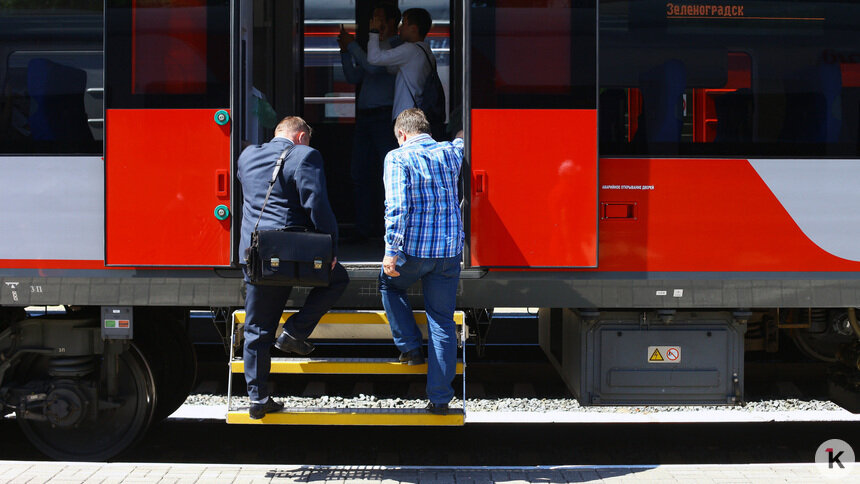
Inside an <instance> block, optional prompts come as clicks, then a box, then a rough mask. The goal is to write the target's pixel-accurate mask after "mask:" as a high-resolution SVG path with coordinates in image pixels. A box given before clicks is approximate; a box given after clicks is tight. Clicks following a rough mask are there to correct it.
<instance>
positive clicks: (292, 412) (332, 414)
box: [227, 407, 465, 426]
mask: <svg viewBox="0 0 860 484" xmlns="http://www.w3.org/2000/svg"><path fill="white" fill-rule="evenodd" d="M227 423H228V424H270V425H391V426H398V425H409V426H412V425H427V426H461V425H463V424H464V423H465V413H464V412H463V409H462V408H451V409H449V410H448V415H435V414H432V413H430V412H428V411H427V410H425V409H423V408H328V407H300V408H286V409H284V410H282V411H280V412H275V413H270V414H267V415H266V416H265V417H263V418H262V419H260V420H252V419H251V417H250V416H249V415H248V408H247V407H244V408H238V409H236V410H233V411H230V412H228V413H227Z"/></svg>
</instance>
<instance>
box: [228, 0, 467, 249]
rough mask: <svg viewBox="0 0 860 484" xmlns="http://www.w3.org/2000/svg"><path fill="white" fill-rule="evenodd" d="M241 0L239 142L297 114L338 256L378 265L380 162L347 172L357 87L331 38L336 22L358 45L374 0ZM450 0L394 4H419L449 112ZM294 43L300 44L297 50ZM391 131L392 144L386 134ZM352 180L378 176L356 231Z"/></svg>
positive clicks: (260, 138)
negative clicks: (333, 223) (305, 129)
mask: <svg viewBox="0 0 860 484" xmlns="http://www.w3.org/2000/svg"><path fill="white" fill-rule="evenodd" d="M248 3H249V5H248V6H247V7H243V10H242V16H243V19H242V24H243V28H242V52H243V53H242V54H241V55H242V56H243V58H244V65H246V66H248V68H247V69H246V71H245V73H244V74H245V79H243V81H244V89H243V92H244V93H245V111H244V114H245V123H244V130H243V133H242V138H243V142H245V143H259V142H264V141H266V140H268V139H269V137H270V136H271V134H272V132H273V127H274V125H275V124H276V122H277V121H278V120H279V119H281V118H282V117H284V116H287V115H291V114H299V115H301V116H302V117H304V118H305V120H307V122H308V123H309V124H310V125H311V127H312V128H313V130H314V132H313V139H312V141H311V146H313V147H314V148H316V149H318V150H319V151H320V152H321V153H322V155H323V159H324V160H325V163H326V179H327V184H328V192H329V200H330V201H331V204H332V208H333V209H334V212H335V215H336V217H337V219H338V222H339V225H340V227H339V230H340V244H339V245H340V246H339V256H338V257H339V260H340V261H342V262H350V263H379V262H380V261H381V260H382V255H383V250H384V244H383V241H382V235H383V232H384V227H383V210H384V209H383V203H384V202H383V200H384V188H383V186H382V182H381V179H382V166H381V163H379V164H378V165H377V166H375V167H372V169H373V170H374V173H372V174H361V173H351V172H352V158H353V149H354V139H355V127H356V124H355V121H356V118H355V116H356V103H355V101H356V96H357V93H358V92H359V90H360V85H356V84H351V83H350V82H349V81H347V79H346V76H345V74H344V69H343V67H342V59H341V52H340V48H339V46H338V43H337V37H338V33H339V31H340V29H341V26H343V28H345V29H346V30H347V31H348V32H350V33H352V34H354V35H355V36H356V41H357V42H358V43H359V44H360V45H362V47H363V48H364V49H365V51H366V46H367V34H368V30H369V21H370V18H371V15H372V12H373V9H374V7H375V5H376V4H377V3H378V2H377V1H369V0H368V1H361V0H359V1H347V0H332V1H314V2H304V5H301V3H302V2H270V1H265V0H254V1H253V2H248ZM395 3H396V2H395ZM454 3H455V2H449V0H431V1H414V0H405V1H404V0H402V1H400V2H399V4H400V5H399V7H400V9H401V10H406V9H408V8H412V7H422V8H426V9H427V10H428V11H429V12H430V14H431V16H432V18H433V27H432V30H431V31H430V33H429V35H428V36H427V41H428V43H429V44H430V46H431V48H432V50H433V53H434V55H435V57H436V62H437V66H438V73H439V77H440V79H441V80H442V83H443V86H444V88H445V91H446V101H447V102H448V103H449V112H451V109H450V106H451V105H455V104H452V103H456V102H459V101H458V100H459V99H461V98H462V95H461V85H460V83H458V82H454V81H452V79H457V78H458V76H459V73H458V69H457V68H456V66H455V64H458V63H457V62H454V61H452V58H453V56H452V52H454V51H455V50H456V49H455V48H454V47H453V46H452V41H453V40H452V39H454V38H455V36H453V35H451V25H452V16H451V15H452V14H451V12H452V10H451V5H453V4H454ZM295 46H303V47H302V50H299V51H297V50H296V49H295ZM285 49H286V50H287V52H285ZM302 51H303V53H302V54H299V55H296V53H297V52H302ZM295 73H300V74H298V75H296V74H295ZM457 112H459V111H457ZM455 116H456V114H455ZM450 124H451V125H453V124H455V123H453V122H452V123H450ZM450 129H451V128H450V127H449V131H450ZM391 136H392V143H394V135H393V133H392V135H391ZM395 146H396V144H395ZM359 178H363V179H364V180H378V182H376V183H374V184H373V186H372V187H371V188H370V189H369V190H368V192H369V193H370V194H371V195H372V200H371V201H372V203H371V204H370V205H371V206H372V207H373V210H372V214H371V215H370V216H369V217H370V220H372V222H371V223H370V224H369V226H368V224H365V229H366V230H364V231H360V230H358V228H357V227H356V218H357V208H356V207H357V203H356V195H355V190H354V188H355V187H356V183H359V182H360V181H359ZM360 183H371V182H368V181H361V182H360ZM358 210H360V209H358ZM367 229H369V231H370V233H367Z"/></svg>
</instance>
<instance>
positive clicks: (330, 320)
mask: <svg viewBox="0 0 860 484" xmlns="http://www.w3.org/2000/svg"><path fill="white" fill-rule="evenodd" d="M297 312H299V310H298V309H287V310H284V312H283V313H282V314H281V320H280V323H284V322H286V320H287V319H288V318H289V317H290V316H292V315H294V314H296V313H297ZM412 314H413V316H414V317H415V322H416V323H417V324H419V325H426V324H427V313H426V312H425V311H418V310H416V311H412ZM465 319H466V313H464V312H463V311H454V323H455V324H456V325H457V326H461V325H463V322H464V321H465ZM233 322H234V323H235V324H245V310H244V309H239V310H237V311H234V312H233ZM319 324H384V325H388V318H387V317H386V315H385V311H378V310H350V311H329V312H327V313H325V314H324V315H323V317H322V318H321V319H320V321H319Z"/></svg>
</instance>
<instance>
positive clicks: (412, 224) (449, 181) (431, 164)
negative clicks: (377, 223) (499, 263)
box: [384, 134, 464, 258]
mask: <svg viewBox="0 0 860 484" xmlns="http://www.w3.org/2000/svg"><path fill="white" fill-rule="evenodd" d="M462 164H463V139H462V138H457V139H455V140H454V141H453V142H448V141H445V142H441V143H437V142H436V141H434V140H433V138H431V137H430V135H427V134H422V135H418V136H415V137H414V138H410V139H409V140H407V141H406V143H404V144H403V146H401V147H400V148H397V149H395V150H392V151H390V152H389V153H388V155H386V157H385V175H384V180H385V255H388V256H395V255H398V253H399V252H404V253H406V254H407V255H411V256H414V257H426V258H431V257H432V258H442V257H454V256H455V255H457V254H459V253H460V252H462V250H463V238H464V235H463V220H462V219H461V217H460V203H459V202H458V200H457V178H458V176H459V175H460V166H461V165H462Z"/></svg>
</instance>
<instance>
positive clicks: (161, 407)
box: [134, 311, 197, 422]
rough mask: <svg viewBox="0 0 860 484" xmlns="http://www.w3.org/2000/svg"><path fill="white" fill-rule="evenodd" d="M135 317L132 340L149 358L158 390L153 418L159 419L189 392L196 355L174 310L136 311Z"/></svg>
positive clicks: (195, 373)
mask: <svg viewBox="0 0 860 484" xmlns="http://www.w3.org/2000/svg"><path fill="white" fill-rule="evenodd" d="M136 318H137V321H138V324H137V326H136V327H135V337H134V339H135V343H136V344H137V345H138V346H139V347H140V350H141V351H142V352H143V354H144V355H145V356H146V360H147V361H148V362H149V365H150V368H151V369H152V374H153V376H154V378H155V387H156V389H157V390H158V403H157V405H156V407H155V415H154V416H153V422H161V421H162V420H164V419H166V418H167V417H169V416H170V414H172V413H173V412H175V411H176V409H177V408H179V406H180V405H182V404H183V403H185V400H186V399H187V398H188V395H189V394H190V393H191V389H192V388H193V387H194V380H195V378H196V377H197V355H196V354H195V352H194V345H193V344H191V340H190V339H189V338H188V334H187V333H186V331H185V329H184V328H183V326H182V324H181V322H182V318H181V317H180V315H178V314H177V313H176V312H173V313H171V312H159V311H155V312H147V311H138V312H137V313H136Z"/></svg>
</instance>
